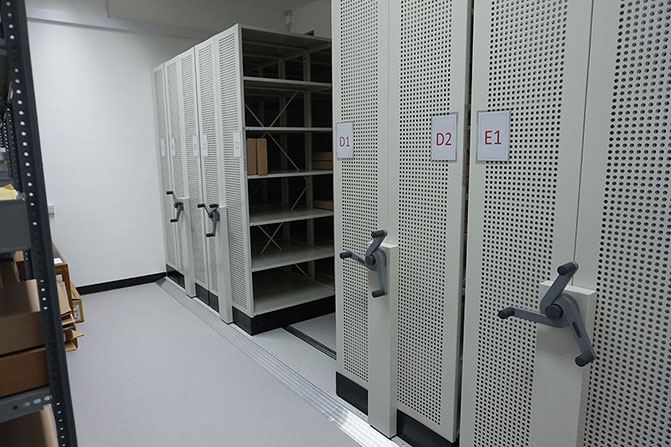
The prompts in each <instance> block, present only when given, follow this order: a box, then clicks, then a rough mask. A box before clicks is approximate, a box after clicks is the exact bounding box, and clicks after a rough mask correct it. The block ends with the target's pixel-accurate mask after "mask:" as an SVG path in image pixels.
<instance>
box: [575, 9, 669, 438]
mask: <svg viewBox="0 0 671 447" xmlns="http://www.w3.org/2000/svg"><path fill="white" fill-rule="evenodd" d="M613 7H618V8H619V11H618V12H619V17H618V19H619V20H618V27H617V35H614V36H612V41H613V42H614V45H613V51H614V52H615V58H616V59H615V66H614V67H613V68H612V70H613V75H612V77H611V79H604V82H610V83H611V85H612V102H611V103H610V105H609V106H610V107H609V110H606V109H605V107H604V110H603V113H604V114H610V134H609V135H608V140H607V144H608V153H607V156H608V158H607V164H606V172H605V178H604V197H603V215H602V222H601V241H600V250H599V264H598V271H597V291H598V297H599V299H598V303H597V313H596V320H595V326H594V337H593V338H594V346H595V347H596V349H597V355H598V356H599V359H598V361H596V362H595V363H594V364H593V366H592V369H591V373H590V387H589V394H588V396H589V397H588V405H587V418H586V425H585V441H584V445H585V446H586V447H601V446H604V445H608V446H612V447H625V446H626V447H628V446H634V445H636V446H659V447H661V446H669V445H671V422H670V420H669V413H670V410H671V408H670V407H671V406H670V402H671V396H670V394H671V375H670V374H669V365H671V350H669V342H670V341H671V337H670V328H669V326H670V324H671V263H670V262H669V258H670V256H671V248H670V238H671V236H670V235H671V217H670V216H669V212H670V211H671V204H670V198H669V191H671V124H670V123H671V113H670V109H671V106H670V103H671V65H670V63H669V61H671V51H669V43H670V40H671V39H670V37H669V23H671V1H668V0H664V1H660V0H657V1H620V2H618V4H616V5H613ZM615 42H616V44H615ZM585 150H589V148H585ZM599 150H601V149H599Z"/></svg>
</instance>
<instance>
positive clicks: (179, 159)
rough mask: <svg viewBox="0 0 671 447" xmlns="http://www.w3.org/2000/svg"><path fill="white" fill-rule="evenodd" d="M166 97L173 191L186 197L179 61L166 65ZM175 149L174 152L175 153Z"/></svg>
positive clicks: (179, 195)
mask: <svg viewBox="0 0 671 447" xmlns="http://www.w3.org/2000/svg"><path fill="white" fill-rule="evenodd" d="M165 74H166V78H165V79H166V97H167V112H168V135H169V140H168V152H169V154H170V163H171V168H172V184H173V191H174V192H175V194H176V195H177V196H178V197H184V195H185V185H184V158H183V157H184V153H183V150H184V144H183V139H182V136H183V131H182V121H181V116H180V110H181V109H180V106H181V103H182V95H181V82H180V76H179V60H178V59H173V60H171V61H169V62H166V64H165ZM173 147H174V151H173Z"/></svg>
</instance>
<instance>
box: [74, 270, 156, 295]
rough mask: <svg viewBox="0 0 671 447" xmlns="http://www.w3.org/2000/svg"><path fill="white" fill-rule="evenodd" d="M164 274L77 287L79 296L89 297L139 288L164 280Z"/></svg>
mask: <svg viewBox="0 0 671 447" xmlns="http://www.w3.org/2000/svg"><path fill="white" fill-rule="evenodd" d="M165 277H166V273H165V272H162V273H153V274H151V275H144V276H136V277H135V278H126V279H119V280H116V281H109V282H102V283H99V284H91V285H88V286H81V287H77V292H79V294H80V295H89V294H91V293H98V292H106V291H108V290H114V289H123V288H124V287H132V286H139V285H140V284H149V283H152V282H156V281H158V280H159V279H161V278H165Z"/></svg>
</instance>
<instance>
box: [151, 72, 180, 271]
mask: <svg viewBox="0 0 671 447" xmlns="http://www.w3.org/2000/svg"><path fill="white" fill-rule="evenodd" d="M164 71H165V67H164V65H163V64H161V65H159V66H158V67H156V68H154V70H153V71H152V86H153V91H154V113H155V117H156V138H157V142H158V147H157V154H158V163H159V181H160V182H159V183H160V188H161V190H160V199H161V212H162V216H163V219H162V223H163V237H164V243H165V258H166V264H167V265H168V267H170V268H173V269H177V267H178V265H177V242H176V240H177V235H176V232H175V226H174V225H172V224H171V223H170V219H171V218H172V213H173V207H172V198H170V197H169V196H167V195H166V191H171V190H172V188H173V186H172V167H171V163H170V149H169V147H168V145H169V141H168V138H169V137H168V117H167V110H166V96H165V95H166V92H165V75H164Z"/></svg>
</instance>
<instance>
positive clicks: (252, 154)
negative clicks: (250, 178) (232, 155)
mask: <svg viewBox="0 0 671 447" xmlns="http://www.w3.org/2000/svg"><path fill="white" fill-rule="evenodd" d="M256 173H257V169H256V138H247V175H256Z"/></svg>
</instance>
